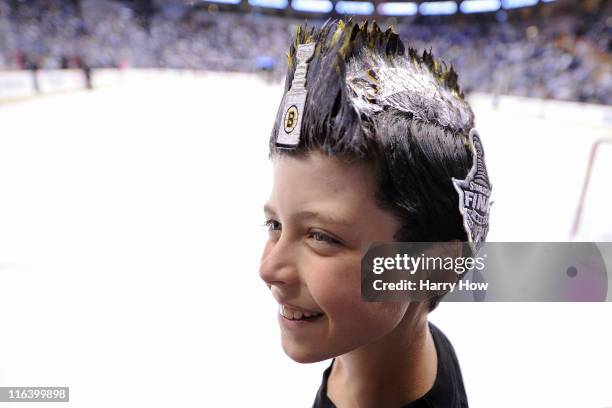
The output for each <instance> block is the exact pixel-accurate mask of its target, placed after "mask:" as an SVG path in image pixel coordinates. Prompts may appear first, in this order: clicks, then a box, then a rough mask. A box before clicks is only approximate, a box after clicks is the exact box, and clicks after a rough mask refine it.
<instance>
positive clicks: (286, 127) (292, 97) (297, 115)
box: [276, 43, 316, 148]
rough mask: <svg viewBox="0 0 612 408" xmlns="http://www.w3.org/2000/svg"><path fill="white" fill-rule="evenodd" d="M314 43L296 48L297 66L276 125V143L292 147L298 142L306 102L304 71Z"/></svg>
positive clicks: (306, 69) (313, 49)
mask: <svg viewBox="0 0 612 408" xmlns="http://www.w3.org/2000/svg"><path fill="white" fill-rule="evenodd" d="M315 46H316V43H308V44H300V45H299V46H298V49H297V52H296V54H297V67H296V69H295V74H294V75H293V81H292V82H291V88H290V89H289V91H288V92H287V94H286V95H285V103H284V107H283V116H282V119H281V120H282V123H280V124H279V126H278V133H277V135H276V145H277V146H279V147H285V148H294V147H296V146H297V145H298V144H299V142H300V127H301V124H302V118H303V117H304V104H305V103H306V94H307V93H308V92H307V90H306V72H307V71H308V62H309V61H310V59H311V58H312V56H313V55H314V51H315Z"/></svg>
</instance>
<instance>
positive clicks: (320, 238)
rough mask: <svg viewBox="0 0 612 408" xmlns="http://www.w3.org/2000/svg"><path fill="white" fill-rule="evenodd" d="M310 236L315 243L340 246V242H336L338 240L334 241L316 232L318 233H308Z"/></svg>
mask: <svg viewBox="0 0 612 408" xmlns="http://www.w3.org/2000/svg"><path fill="white" fill-rule="evenodd" d="M310 235H311V236H312V237H313V238H314V240H315V241H319V242H326V243H328V244H331V245H339V244H340V241H338V240H336V239H334V238H332V237H330V236H328V235H325V234H323V233H321V232H318V231H312V232H311V233H310Z"/></svg>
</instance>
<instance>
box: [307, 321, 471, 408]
mask: <svg viewBox="0 0 612 408" xmlns="http://www.w3.org/2000/svg"><path fill="white" fill-rule="evenodd" d="M429 331H430V332H431V335H432V337H433V340H434V344H435V345H436V352H437V354H438V372H437V373H436V381H435V382H434V385H433V387H431V389H430V390H429V391H427V393H426V394H425V395H423V396H422V397H421V398H419V399H418V400H416V401H412V402H410V403H408V404H406V405H403V406H401V407H399V408H467V407H468V403H467V397H466V395H465V388H464V387H463V378H462V376H461V369H460V368H459V362H458V361H457V355H456V354H455V349H454V348H453V346H452V344H451V343H450V341H449V340H448V338H447V337H446V336H445V335H444V333H442V332H441V331H440V329H438V328H437V327H436V326H434V325H433V324H432V323H429ZM334 361H336V359H335V358H334V359H333V360H332V362H331V364H330V365H329V367H327V369H326V370H325V372H323V381H322V382H321V386H320V387H319V391H318V392H317V396H316V398H315V401H314V404H313V406H312V408H336V406H335V405H334V403H333V402H332V401H331V400H330V399H329V398H328V397H327V379H328V377H329V373H330V372H331V369H332V366H333V365H334Z"/></svg>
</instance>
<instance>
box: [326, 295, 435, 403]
mask: <svg viewBox="0 0 612 408" xmlns="http://www.w3.org/2000/svg"><path fill="white" fill-rule="evenodd" d="M417 305H418V304H414V303H411V304H410V306H409V307H408V310H407V311H406V315H405V316H404V319H403V320H402V322H400V324H399V325H398V326H397V327H396V328H395V329H394V330H393V331H391V332H390V333H389V334H387V335H386V336H384V337H382V338H380V339H379V340H376V341H374V342H372V343H370V344H368V345H366V346H363V347H360V348H358V349H356V350H353V351H351V352H349V353H346V354H343V355H341V356H338V357H336V359H335V361H334V364H333V366H332V370H331V373H330V375H329V377H328V381H327V395H328V397H329V398H330V399H331V400H332V401H333V402H334V404H335V405H336V406H337V407H338V408H343V407H356V406H358V407H363V408H369V407H377V408H380V407H393V408H397V407H400V406H402V405H405V404H407V403H409V402H411V401H414V400H416V399H418V398H420V397H422V396H423V395H425V394H426V393H427V391H429V390H430V389H431V387H432V386H433V384H434V382H435V380H436V375H437V364H438V361H437V354H436V347H435V344H434V341H433V337H432V336H431V332H430V331H429V326H428V323H427V313H418V312H417V313H415V312H416V310H414V309H415V308H418V306H417Z"/></svg>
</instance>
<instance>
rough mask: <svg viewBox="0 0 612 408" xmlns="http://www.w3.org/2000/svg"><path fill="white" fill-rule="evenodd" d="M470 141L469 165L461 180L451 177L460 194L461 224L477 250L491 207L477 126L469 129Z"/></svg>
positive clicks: (489, 185) (482, 240)
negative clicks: (470, 165) (470, 158)
mask: <svg viewBox="0 0 612 408" xmlns="http://www.w3.org/2000/svg"><path fill="white" fill-rule="evenodd" d="M469 143H470V147H471V150H472V155H473V160H472V168H471V169H470V172H469V173H468V175H467V177H466V178H465V179H464V180H457V179H456V178H454V177H453V178H452V180H453V185H454V186H455V190H457V193H458V194H459V211H460V212H461V214H462V215H463V226H464V227H465V230H466V232H467V235H468V240H469V242H470V244H471V246H472V250H473V251H474V252H475V253H476V252H478V250H479V249H480V247H481V246H482V243H483V242H484V240H485V239H486V237H487V232H488V231H489V210H490V207H491V202H490V197H491V188H492V186H491V183H490V182H489V175H488V173H487V167H486V165H485V161H484V151H483V148H482V142H481V141H480V136H479V135H478V132H477V131H476V129H472V130H470V135H469Z"/></svg>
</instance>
